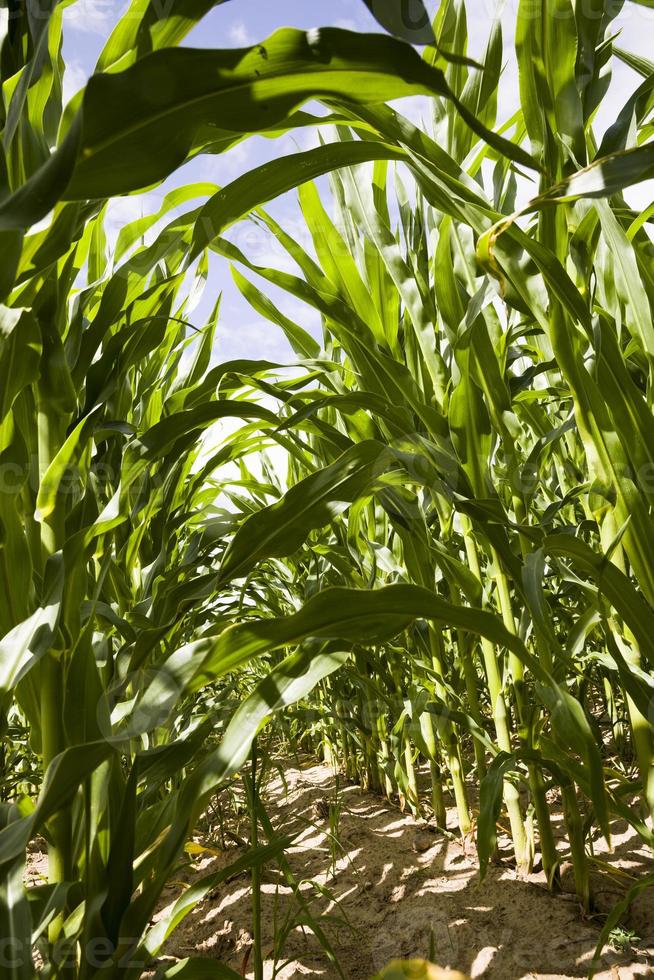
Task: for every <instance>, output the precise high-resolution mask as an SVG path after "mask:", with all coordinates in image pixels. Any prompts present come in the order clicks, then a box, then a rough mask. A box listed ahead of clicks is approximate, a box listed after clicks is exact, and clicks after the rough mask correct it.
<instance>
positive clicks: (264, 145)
mask: <svg viewBox="0 0 654 980" xmlns="http://www.w3.org/2000/svg"><path fill="white" fill-rule="evenodd" d="M126 5H127V4H126V3H119V2H117V0H77V2H76V3H74V4H72V5H71V6H70V7H68V8H67V9H66V11H65V14H64V18H65V19H64V23H65V47H64V56H65V60H66V64H67V72H66V82H65V91H66V93H67V95H72V94H73V93H74V92H75V91H77V89H79V88H80V87H81V86H82V85H83V84H84V82H85V80H86V78H87V77H88V75H89V74H90V73H91V71H92V70H93V66H94V64H95V62H96V60H97V57H98V54H99V52H100V50H101V49H102V46H103V44H104V41H105V40H106V38H107V37H108V35H109V33H110V31H111V29H112V27H113V25H114V24H115V22H116V20H117V19H118V17H119V16H120V14H121V13H122V12H123V11H124V9H125V8H126ZM427 6H428V7H429V8H430V10H431V11H433V10H434V8H435V7H436V6H437V4H436V3H435V2H429V0H428V2H427ZM497 6H498V4H496V2H495V0H469V3H468V11H469V14H468V19H469V33H470V52H471V54H473V56H474V54H476V53H477V54H478V53H480V52H481V50H482V48H483V44H484V41H485V38H486V36H487V34H488V30H489V26H490V23H491V20H492V17H493V13H494V11H495V10H496V8H497ZM501 6H503V7H504V13H503V28H504V33H505V43H506V44H507V45H508V44H509V43H510V41H511V39H512V36H513V23H514V20H515V10H516V7H517V0H506V2H505V3H503V4H501ZM473 11H474V13H473ZM325 24H330V25H335V26H340V27H345V28H349V29H352V30H363V31H366V30H373V31H377V30H380V28H379V26H378V25H377V23H376V21H375V20H374V19H373V18H372V16H371V15H370V13H369V12H368V10H367V8H366V7H365V5H364V4H363V3H362V2H361V0H230V2H228V3H224V4H222V5H221V6H219V7H217V8H215V9H214V10H213V11H212V12H211V13H210V14H209V15H208V16H207V17H205V18H204V20H203V21H202V23H201V24H200V25H198V26H197V27H196V28H195V29H194V30H193V32H192V33H191V34H190V35H189V36H188V38H187V39H186V41H185V42H184V43H185V44H186V45H193V46H197V47H243V46H246V45H249V44H253V43H255V42H256V41H259V40H261V39H262V38H264V37H266V36H267V35H268V34H270V33H271V32H272V31H273V30H275V29H276V28H278V27H282V26H289V25H290V26H294V27H301V28H310V27H316V26H321V25H325ZM615 25H616V29H620V30H621V31H622V36H621V38H620V44H621V46H622V47H624V48H627V49H628V50H630V51H634V52H636V53H639V54H642V55H643V56H645V57H647V56H648V55H649V57H651V49H652V48H653V47H654V45H652V40H653V39H654V10H647V9H646V8H644V7H642V6H639V5H637V4H634V3H630V2H629V0H627V3H626V4H625V8H624V9H623V12H622V14H621V15H620V16H619V17H618V18H617V20H616V22H615ZM507 51H508V47H507ZM638 82H639V79H638V77H637V76H636V75H635V74H634V73H633V72H631V71H630V70H629V69H627V68H625V67H624V66H618V67H617V70H616V71H615V74H614V79H613V83H612V86H611V90H610V92H609V95H608V96H607V98H606V99H605V102H604V104H603V106H602V109H601V112H600V115H599V118H598V123H597V127H596V128H597V131H598V132H599V133H601V132H602V130H603V128H604V127H605V126H606V125H609V124H610V122H611V121H612V120H613V119H615V116H616V115H617V112H618V111H619V109H620V108H621V106H622V105H623V104H624V102H625V101H626V100H627V98H628V96H629V95H630V94H631V92H632V91H633V89H634V88H635V87H636V86H637V84H638ZM500 91H501V98H500V105H499V116H500V120H502V119H504V118H507V117H508V116H509V115H510V113H511V112H512V110H513V108H514V107H515V104H516V99H517V74H516V69H515V64H512V62H511V60H510V59H507V67H506V71H505V76H504V78H503V82H502V87H501V90H500ZM408 101H409V104H407V100H405V103H404V105H403V106H401V108H402V111H403V112H405V113H406V114H407V115H410V116H412V117H418V118H419V117H420V116H421V114H422V112H423V111H424V107H425V106H424V102H422V100H418V99H416V100H408ZM313 140H315V134H312V133H302V134H295V135H289V136H286V137H284V138H282V139H280V140H278V141H271V140H265V139H262V138H255V139H250V140H248V141H246V142H245V143H242V144H240V145H239V146H237V147H236V148H234V149H233V150H231V151H230V152H229V153H226V154H223V155H222V156H217V157H216V156H205V157H201V158H199V159H198V160H195V161H193V162H191V163H190V164H187V165H186V166H185V167H183V168H181V169H180V170H179V171H178V172H177V173H176V174H175V175H173V176H172V177H171V178H170V179H169V180H168V181H167V182H166V184H165V185H163V186H162V188H158V189H156V190H154V191H149V192H147V194H144V195H135V196H130V197H127V198H123V199H120V200H119V201H117V202H115V203H114V204H113V205H112V209H111V213H110V219H109V220H110V223H111V225H112V229H113V231H114V232H116V231H117V229H118V228H119V227H120V225H121V224H123V223H124V222H126V221H129V220H131V219H133V218H135V217H138V216H139V215H140V214H142V213H150V212H154V211H156V210H157V208H158V206H159V202H160V200H161V198H162V197H163V194H164V193H165V191H166V190H167V189H170V187H172V186H176V185H180V184H185V183H189V182H192V181H198V180H203V181H210V182H213V183H215V184H219V185H220V184H226V183H228V182H229V181H230V180H233V179H234V178H235V177H237V176H238V175H239V174H240V173H243V172H244V171H246V170H249V169H251V168H252V167H254V166H257V165H258V164H260V163H263V162H264V161H265V160H266V159H270V158H271V157H273V156H281V155H285V154H287V153H292V152H294V151H296V150H297V149H298V148H305V147H307V146H309V145H312V141H313ZM653 196H654V194H653V191H652V182H648V184H647V185H641V187H640V188H639V189H637V190H636V191H634V192H632V198H631V200H632V203H633V204H634V205H637V206H641V207H644V206H646V205H647V204H648V203H650V202H651V200H652V197H653ZM270 210H271V211H272V212H273V213H274V215H275V217H276V218H278V220H280V221H282V222H283V223H284V225H285V227H287V228H288V229H289V230H291V231H292V230H293V229H296V230H297V233H298V234H299V233H300V229H301V222H300V219H299V214H298V210H297V206H296V203H295V195H294V194H291V195H286V196H285V197H284V198H281V199H280V200H278V201H277V202H275V204H274V205H273V206H272V207H271V208H270ZM110 231H111V229H110ZM239 234H240V235H241V236H243V235H245V234H247V232H246V231H244V230H243V228H241V229H240V230H239ZM239 244H241V246H242V247H244V251H246V252H248V254H249V255H250V257H251V258H253V259H254V260H255V261H259V262H261V263H262V264H268V265H280V264H281V263H282V262H283V261H284V258H283V255H282V254H281V251H280V250H279V249H278V248H277V249H276V248H275V246H274V243H273V242H271V241H269V240H267V239H266V240H262V239H261V238H260V237H258V238H250V239H249V240H248V239H247V238H245V245H244V241H243V239H242V238H241V240H240V241H239ZM248 244H249V246H250V248H249V249H248V248H247V247H246V246H247V245H248ZM218 292H222V293H223V306H222V317H221V325H220V327H219V331H218V339H217V350H216V358H217V360H221V361H223V360H229V359H231V358H234V357H255V358H259V357H263V358H270V359H272V360H279V361H282V362H284V361H288V360H289V359H291V352H290V348H289V347H288V345H287V343H286V341H285V339H284V337H283V336H282V335H281V332H280V331H279V330H278V329H277V328H276V327H274V326H273V325H272V324H270V323H268V322H267V321H264V320H262V319H261V318H259V317H257V315H256V314H255V313H253V311H252V310H251V309H250V307H249V306H248V305H247V304H246V303H245V302H244V301H243V300H242V299H241V297H240V294H239V293H238V291H237V290H236V288H235V286H234V285H233V282H232V278H231V275H230V271H229V268H228V266H227V264H226V263H225V262H223V261H222V260H220V259H218V258H217V257H215V258H212V262H211V269H210V277H209V283H208V287H207V291H206V295H205V299H204V301H203V302H202V303H201V304H200V306H199V307H198V309H197V310H196V312H195V317H196V319H197V321H198V323H200V322H201V321H202V317H203V314H204V313H206V311H207V310H208V309H210V308H211V306H212V305H213V301H214V298H215V296H216V294H217V293H218ZM279 303H280V305H281V306H283V308H284V310H285V312H286V313H287V315H289V316H292V317H293V318H295V319H296V320H297V321H298V322H300V323H302V325H303V326H304V327H305V328H308V329H311V330H312V331H315V330H317V329H318V324H317V322H316V320H315V316H314V315H313V314H312V313H311V311H308V310H307V309H306V307H304V306H303V305H302V304H299V303H296V302H294V301H289V300H288V298H286V297H283V296H280V297H279Z"/></svg>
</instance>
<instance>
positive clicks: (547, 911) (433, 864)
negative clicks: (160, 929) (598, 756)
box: [28, 764, 654, 980]
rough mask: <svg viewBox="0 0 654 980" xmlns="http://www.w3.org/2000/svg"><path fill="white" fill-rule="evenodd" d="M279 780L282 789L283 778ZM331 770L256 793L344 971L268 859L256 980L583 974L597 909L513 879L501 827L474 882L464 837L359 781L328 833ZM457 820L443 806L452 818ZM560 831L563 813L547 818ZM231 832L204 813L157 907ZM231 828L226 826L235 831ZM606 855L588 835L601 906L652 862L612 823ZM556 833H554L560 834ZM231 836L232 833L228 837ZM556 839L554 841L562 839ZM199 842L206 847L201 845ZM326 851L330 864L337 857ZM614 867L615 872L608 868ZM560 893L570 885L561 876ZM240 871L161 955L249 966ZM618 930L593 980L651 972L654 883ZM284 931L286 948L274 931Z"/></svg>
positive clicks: (241, 831) (208, 868) (501, 979)
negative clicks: (415, 967) (430, 973)
mask: <svg viewBox="0 0 654 980" xmlns="http://www.w3.org/2000/svg"><path fill="white" fill-rule="evenodd" d="M284 784H285V785H284ZM335 788H336V780H335V776H334V773H333V772H332V771H331V770H330V769H329V768H328V767H326V766H322V765H315V764H307V765H306V766H302V767H299V766H297V765H288V766H287V767H286V768H285V770H284V781H283V782H282V780H281V779H280V778H279V776H276V777H275V778H274V779H271V780H270V782H269V784H268V785H267V787H266V790H265V805H266V810H267V813H268V815H269V817H270V820H271V821H272V823H273V825H274V827H275V828H276V829H277V830H278V831H280V832H282V833H294V832H296V831H298V830H299V835H298V837H297V838H296V842H295V845H294V846H293V847H292V848H291V850H290V851H289V852H288V862H289V865H290V867H291V869H292V872H293V875H294V876H295V878H296V880H297V881H298V882H301V889H300V891H301V895H302V897H303V899H304V900H305V902H307V903H308V904H309V908H310V910H311V914H312V915H313V916H314V917H315V919H316V920H317V921H319V923H320V926H321V928H322V929H323V930H324V932H325V934H326V935H327V936H328V938H329V940H330V942H331V944H332V946H333V949H334V951H335V952H336V954H337V957H338V960H339V963H340V968H341V970H342V973H339V971H338V969H337V967H336V966H335V965H334V964H333V963H330V962H329V960H328V959H327V958H326V956H325V954H324V952H323V951H322V949H321V947H320V944H319V942H318V940H317V939H316V937H315V936H314V935H313V934H312V932H311V930H310V929H309V928H307V927H306V925H305V926H303V925H302V922H301V918H302V915H301V910H300V908H299V903H298V901H297V899H296V898H295V897H294V896H293V891H292V889H291V888H289V887H288V885H287V884H286V881H285V880H284V879H283V878H282V877H281V875H280V873H279V869H278V868H277V867H276V866H271V867H268V868H266V869H265V870H264V873H263V897H262V902H263V920H264V921H263V946H264V950H265V951H266V955H267V961H266V966H265V970H266V977H267V978H273V977H277V978H279V980H291V978H303V977H320V978H323V980H332V978H334V980H336V978H338V977H341V976H343V977H345V980H370V978H371V977H373V976H374V974H375V973H377V972H378V971H379V970H380V969H381V968H382V967H383V966H385V965H386V964H387V963H388V962H389V960H391V959H394V958H396V957H402V958H409V957H414V956H415V957H429V955H430V952H431V953H432V954H433V957H434V960H435V961H436V962H437V963H439V965H441V966H450V967H453V968H456V969H459V970H462V971H464V972H465V973H468V974H470V976H471V977H472V978H473V980H477V978H484V980H535V978H538V980H569V978H573V977H584V976H586V975H587V970H588V964H589V962H590V960H591V958H592V955H593V952H594V949H595V946H596V943H597V938H598V933H599V924H600V919H599V917H598V918H597V919H587V920H584V919H583V918H582V916H581V913H580V909H579V907H578V904H577V902H576V900H575V897H574V895H573V894H571V893H570V892H565V891H564V893H563V894H561V895H559V896H552V895H551V894H550V893H549V892H548V891H547V889H546V887H545V881H544V876H543V875H542V874H533V875H532V876H531V877H530V878H529V879H528V880H519V879H517V877H516V875H515V873H514V872H513V871H512V869H511V866H510V850H509V847H508V840H506V839H503V838H502V837H501V836H500V839H499V845H500V862H499V864H497V865H493V866H491V867H490V869H489V871H488V874H487V876H486V878H485V879H484V881H483V882H481V883H479V875H478V870H477V861H476V854H475V853H474V844H473V843H472V841H470V842H468V843H467V844H466V846H465V847H464V846H463V844H462V843H461V842H460V841H458V840H456V839H455V838H454V837H453V836H452V837H450V836H448V835H444V834H442V833H438V832H435V831H433V830H431V829H429V828H426V827H425V825H424V823H421V822H420V821H416V820H415V819H414V818H413V817H412V816H411V815H410V814H408V813H402V812H401V811H400V810H399V809H398V808H397V807H395V806H393V805H391V804H390V803H388V802H387V801H386V800H383V799H380V798H379V797H378V796H375V795H372V794H370V793H366V792H363V791H362V790H361V789H360V788H359V787H358V786H353V785H348V784H344V783H343V781H342V779H341V780H340V781H339V786H338V799H339V800H340V810H339V814H340V815H339V819H338V828H337V832H336V835H335V836H336V838H337V842H336V841H335V839H334V836H332V835H331V834H330V829H329V828H330V821H329V816H328V813H329V803H330V801H334V800H335V799H336V795H335ZM450 822H451V823H452V824H454V814H453V813H452V815H451V821H450ZM555 824H556V826H557V829H560V820H557V819H556V818H555ZM227 826H228V827H229V828H230V830H231V831H232V836H231V837H230V838H229V840H228V844H227V847H226V849H225V850H222V849H221V843H222V842H221V840H220V835H219V833H218V831H217V830H216V827H215V825H214V824H213V822H212V820H211V819H208V820H207V826H206V827H205V828H204V829H203V832H202V833H201V834H198V835H197V837H196V839H195V843H194V845H193V844H192V845H191V847H190V850H191V851H192V852H193V851H195V853H191V854H190V855H189V860H190V861H191V864H190V865H189V866H188V867H187V868H184V869H181V870H180V873H179V874H178V875H177V876H176V880H175V882H174V883H172V884H171V885H170V886H169V888H168V889H167V890H166V893H165V894H164V896H163V899H164V900H163V903H162V909H161V912H160V915H161V914H165V908H166V907H167V906H168V905H169V904H170V903H172V902H173V901H174V900H175V899H176V898H177V897H178V896H179V894H180V891H181V889H183V888H184V887H185V885H186V884H188V883H190V882H192V881H195V880H197V879H198V878H200V877H202V876H203V875H205V874H208V873H210V872H213V871H217V870H219V869H220V868H221V867H224V866H225V865H228V864H231V863H232V862H233V861H235V860H236V859H237V858H238V857H239V855H240V854H241V853H243V849H244V847H245V840H244V839H243V840H240V841H239V839H238V838H239V836H240V837H241V838H246V837H247V820H246V816H245V814H243V816H242V817H241V823H240V825H239V824H238V823H237V824H236V825H235V824H234V823H233V817H232V818H230V820H229V821H228V823H227ZM234 827H236V830H237V833H236V834H235V835H234V834H233V830H234ZM613 829H614V839H613V845H614V853H613V854H612V855H607V854H606V848H605V845H603V842H601V841H597V842H596V844H595V850H596V856H597V857H598V859H599V861H600V862H603V861H604V860H605V859H607V858H608V860H609V861H610V867H611V868H612V869H613V870H612V871H610V870H609V869H608V867H607V866H604V865H603V864H600V863H598V866H597V867H598V871H597V874H596V876H595V881H594V889H595V895H596V901H597V904H598V906H599V907H600V908H602V909H606V910H609V909H610V908H611V907H612V906H613V904H614V903H615V902H616V901H617V900H618V899H619V898H620V897H621V896H622V895H623V894H624V892H625V890H626V889H627V888H628V887H629V886H630V885H631V884H632V883H633V880H635V879H636V878H638V877H640V876H641V875H644V874H648V873H652V872H653V871H654V860H653V859H652V856H651V855H650V854H648V851H647V849H646V848H644V847H640V846H639V841H638V838H635V837H634V835H633V833H632V832H630V831H626V830H625V828H624V827H620V825H617V824H616V825H615V826H614V828H613ZM561 836H562V830H561ZM235 838H236V839H235ZM563 846H564V845H563V842H562V847H563ZM202 848H207V849H208V850H201V849H202ZM334 858H335V859H336V860H335V864H334ZM615 869H618V871H617V874H616V870H615ZM44 870H45V868H44V856H43V855H42V854H41V853H39V849H38V847H33V853H32V854H31V855H30V861H29V863H28V879H29V881H31V882H36V881H38V880H39V879H40V880H42V877H41V876H42V874H43V872H44ZM563 882H564V889H565V888H570V887H571V882H570V874H569V873H567V874H566V873H564V876H563ZM250 903H251V898H250V889H249V876H248V874H242V875H240V876H236V877H233V878H231V879H230V880H229V881H228V882H227V883H226V884H224V885H222V886H221V887H220V888H219V889H216V891H215V892H214V893H212V894H210V895H209V896H208V897H207V898H206V899H205V900H204V901H203V902H202V903H201V904H199V905H198V906H197V907H196V909H195V910H194V912H193V913H192V914H190V915H189V916H188V917H187V918H186V919H185V920H184V922H183V923H182V924H181V925H180V926H179V928H178V929H177V930H176V932H175V933H174V934H173V936H172V937H171V939H170V940H169V942H168V944H167V946H166V947H165V950H164V954H163V957H162V960H161V961H160V962H161V963H163V962H165V961H167V962H168V963H170V962H171V960H172V961H173V962H174V960H175V959H176V958H183V957H187V956H198V955H199V956H207V957H208V958H215V959H218V960H221V961H222V962H225V963H228V964H229V965H230V966H231V967H232V968H233V969H235V970H236V971H237V972H238V973H239V974H241V975H243V976H252V972H251V963H250V947H251V932H250V930H251V911H250V909H251V904H250ZM625 928H628V929H629V930H632V931H633V932H634V933H635V935H636V936H637V937H638V939H634V940H633V942H632V944H631V946H630V948H628V949H627V950H626V951H622V952H617V951H615V950H613V949H610V948H606V949H605V950H604V953H603V957H602V964H601V968H600V970H599V972H598V973H597V974H596V976H597V978H598V980H632V978H636V977H647V976H652V977H654V889H649V890H646V891H645V892H643V893H641V895H640V896H639V898H638V899H637V900H636V902H635V903H634V905H633V907H632V911H631V913H630V916H629V919H628V921H627V922H626V923H625ZM282 933H285V934H286V938H285V941H284V943H283V949H282V948H277V950H275V946H274V938H273V937H274V936H278V937H279V935H280V934H282Z"/></svg>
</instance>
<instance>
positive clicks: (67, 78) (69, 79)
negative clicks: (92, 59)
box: [63, 61, 88, 104]
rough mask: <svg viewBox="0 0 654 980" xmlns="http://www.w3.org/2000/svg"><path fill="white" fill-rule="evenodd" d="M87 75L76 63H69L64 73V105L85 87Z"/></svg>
mask: <svg viewBox="0 0 654 980" xmlns="http://www.w3.org/2000/svg"><path fill="white" fill-rule="evenodd" d="M87 80H88V74H87V73H86V72H85V71H84V69H83V68H82V66H81V65H79V64H78V63H77V62H76V61H69V62H68V64H67V65H66V71H65V72H64V93H63V94H64V104H65V103H66V102H68V101H69V100H70V99H72V97H73V96H74V95H75V94H76V93H77V92H79V90H80V89H81V88H83V87H84V86H85V85H86V82H87Z"/></svg>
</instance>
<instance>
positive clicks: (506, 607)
mask: <svg viewBox="0 0 654 980" xmlns="http://www.w3.org/2000/svg"><path fill="white" fill-rule="evenodd" d="M494 558H495V568H496V571H495V581H496V583H497V592H498V599H499V605H500V612H501V614H502V619H503V621H504V625H505V626H506V628H507V629H508V630H509V631H510V632H511V633H513V634H516V635H517V632H518V631H517V629H516V622H515V618H514V615H513V608H512V603H511V594H510V591H509V582H508V579H507V577H506V575H505V574H504V572H503V571H502V569H501V567H500V562H499V557H498V555H497V554H495V555H494ZM509 671H510V674H511V678H512V681H513V691H514V696H515V702H516V712H517V715H518V722H519V728H520V730H519V737H520V741H521V742H522V743H523V744H524V745H525V746H526V747H527V748H533V746H532V744H531V738H530V736H529V731H530V724H529V717H530V715H531V713H532V711H533V710H534V709H533V706H532V705H530V704H529V703H528V693H527V690H526V687H525V683H524V665H523V664H522V663H521V661H520V660H518V658H517V657H516V656H514V655H513V654H510V656H509ZM527 773H528V777H529V789H530V792H531V798H532V801H533V804H534V809H535V811H536V820H537V821H538V831H539V837H540V852H541V860H542V862H543V871H544V872H545V876H546V878H547V881H548V883H550V885H551V886H552V887H555V886H556V871H557V868H558V863H559V859H558V854H557V850H556V844H555V842H554V831H553V830H552V821H551V820H550V809H549V806H548V804H547V798H546V795H545V782H544V779H543V774H542V772H541V771H540V769H539V768H538V766H536V765H535V764H534V763H533V762H530V763H529V764H528V766H527ZM530 851H532V852H533V848H530Z"/></svg>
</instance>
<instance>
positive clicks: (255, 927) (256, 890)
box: [248, 738, 263, 980]
mask: <svg viewBox="0 0 654 980" xmlns="http://www.w3.org/2000/svg"><path fill="white" fill-rule="evenodd" d="M249 783H250V785H249V787H248V788H249V794H248V795H249V797H250V800H249V802H250V846H251V848H252V849H253V850H254V848H256V847H258V846H259V818H258V810H259V786H258V782H257V740H256V738H255V739H254V741H253V742H252V752H251V775H250V780H249ZM251 882H252V964H253V969H254V980H263V951H262V946H261V867H260V865H258V864H254V865H253V867H252V872H251Z"/></svg>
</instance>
